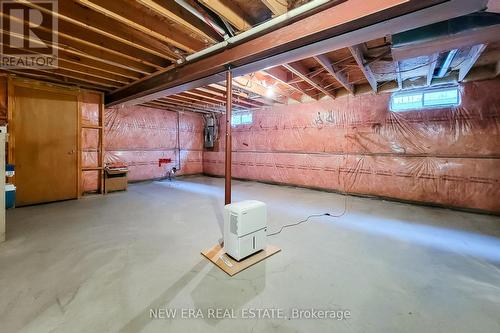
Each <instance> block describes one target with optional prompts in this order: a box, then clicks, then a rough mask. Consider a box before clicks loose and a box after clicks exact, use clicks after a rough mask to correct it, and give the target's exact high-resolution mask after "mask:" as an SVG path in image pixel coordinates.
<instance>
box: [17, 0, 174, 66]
mask: <svg viewBox="0 0 500 333" xmlns="http://www.w3.org/2000/svg"><path fill="white" fill-rule="evenodd" d="M19 1H20V2H22V3H24V4H26V5H27V6H29V7H32V8H36V9H38V10H40V11H42V12H44V13H49V14H52V15H54V16H56V17H57V18H58V19H59V22H61V21H67V22H69V23H72V24H74V25H77V26H79V27H81V28H83V29H84V30H89V31H93V32H96V33H98V34H100V35H102V36H106V37H109V38H111V39H114V40H116V41H119V42H121V43H124V44H128V45H130V46H133V47H135V48H138V49H141V50H143V51H146V52H149V53H151V54H154V55H156V56H159V57H163V58H165V59H170V60H171V59H180V58H181V56H180V55H179V54H176V53H175V52H174V51H173V50H172V49H171V48H170V47H169V46H168V45H166V44H164V43H162V42H161V41H159V40H157V39H155V38H153V37H151V36H149V35H147V34H144V33H143V32H141V31H139V30H136V29H134V28H132V27H130V26H128V25H126V24H123V23H121V22H117V21H114V20H110V19H109V17H107V16H105V15H102V14H100V13H97V12H94V11H92V10H91V9H89V8H87V7H84V6H82V5H80V4H78V3H76V2H75V1H73V0H67V1H59V2H58V10H57V12H51V11H49V10H48V9H46V8H44V7H41V6H39V5H38V4H37V3H33V2H29V1H27V0H19Z"/></svg>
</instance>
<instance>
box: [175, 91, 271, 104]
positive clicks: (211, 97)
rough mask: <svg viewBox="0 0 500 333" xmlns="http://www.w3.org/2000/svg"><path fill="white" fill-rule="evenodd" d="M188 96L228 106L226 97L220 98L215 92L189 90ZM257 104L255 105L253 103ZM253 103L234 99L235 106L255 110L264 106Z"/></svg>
mask: <svg viewBox="0 0 500 333" xmlns="http://www.w3.org/2000/svg"><path fill="white" fill-rule="evenodd" d="M185 93H186V94H189V95H192V96H196V97H199V98H204V99H209V100H211V101H213V102H218V103H223V105H226V99H225V97H224V96H219V95H217V94H216V93H215V92H207V91H206V90H205V91H204V90H202V89H194V90H189V91H186V92H185ZM253 102H255V103H253ZM253 102H247V101H246V100H243V99H240V98H238V97H237V96H234V97H233V104H235V105H239V106H241V107H244V108H254V107H260V106H262V105H263V104H261V103H257V101H253Z"/></svg>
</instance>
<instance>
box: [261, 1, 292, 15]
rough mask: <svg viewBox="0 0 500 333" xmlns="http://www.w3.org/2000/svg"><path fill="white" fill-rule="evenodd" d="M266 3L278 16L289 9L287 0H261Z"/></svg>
mask: <svg viewBox="0 0 500 333" xmlns="http://www.w3.org/2000/svg"><path fill="white" fill-rule="evenodd" d="M261 1H262V3H263V4H264V5H266V7H267V8H269V10H270V11H271V12H272V13H273V14H274V15H276V16H279V15H282V14H285V13H286V12H287V11H288V6H287V2H288V1H287V0H261Z"/></svg>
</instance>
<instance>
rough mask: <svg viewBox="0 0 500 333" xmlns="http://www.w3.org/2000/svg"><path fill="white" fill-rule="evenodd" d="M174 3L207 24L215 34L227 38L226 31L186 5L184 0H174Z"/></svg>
mask: <svg viewBox="0 0 500 333" xmlns="http://www.w3.org/2000/svg"><path fill="white" fill-rule="evenodd" d="M175 2H176V3H177V4H178V5H179V6H181V7H183V8H184V9H186V10H187V11H188V12H190V13H191V14H193V15H194V16H196V17H197V18H199V19H200V20H202V21H203V22H205V23H206V24H208V25H209V26H210V27H212V28H213V29H214V30H215V31H217V33H218V34H219V35H221V36H223V37H224V38H225V37H226V36H227V33H226V30H224V29H222V28H221V27H220V26H219V25H218V24H217V23H216V22H215V21H214V20H212V19H211V18H210V17H205V16H203V14H201V13H200V12H199V11H197V10H196V8H194V7H193V6H191V5H190V4H189V3H187V2H186V1H184V0H175Z"/></svg>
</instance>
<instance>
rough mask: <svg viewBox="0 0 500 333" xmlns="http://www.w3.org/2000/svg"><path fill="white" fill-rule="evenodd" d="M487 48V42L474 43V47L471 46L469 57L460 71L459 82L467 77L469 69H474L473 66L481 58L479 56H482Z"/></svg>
mask: <svg viewBox="0 0 500 333" xmlns="http://www.w3.org/2000/svg"><path fill="white" fill-rule="evenodd" d="M485 49H486V45H485V44H479V45H474V46H473V47H471V49H470V51H469V54H468V55H467V59H466V60H465V61H464V62H463V63H462V65H461V66H460V69H459V71H458V81H459V82H460V81H463V80H464V79H465V77H466V76H467V74H468V73H469V71H470V70H471V69H472V66H474V64H475V63H476V61H477V59H479V56H481V54H482V53H483V51H484V50H485Z"/></svg>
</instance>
